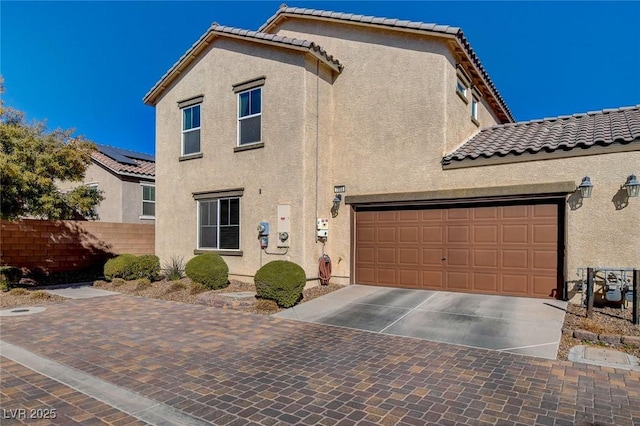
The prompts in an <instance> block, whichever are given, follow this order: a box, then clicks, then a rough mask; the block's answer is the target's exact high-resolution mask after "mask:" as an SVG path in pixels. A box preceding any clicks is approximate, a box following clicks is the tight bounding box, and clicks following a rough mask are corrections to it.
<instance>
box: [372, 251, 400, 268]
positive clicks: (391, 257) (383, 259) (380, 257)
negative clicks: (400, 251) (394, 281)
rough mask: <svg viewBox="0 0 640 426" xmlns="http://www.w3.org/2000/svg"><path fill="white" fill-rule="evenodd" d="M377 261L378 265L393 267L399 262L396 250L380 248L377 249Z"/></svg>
mask: <svg viewBox="0 0 640 426" xmlns="http://www.w3.org/2000/svg"><path fill="white" fill-rule="evenodd" d="M376 261H377V262H378V263H383V264H384V263H388V264H391V265H395V264H396V262H397V260H396V249H395V248H382V247H378V248H377V249H376Z"/></svg>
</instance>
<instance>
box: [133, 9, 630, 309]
mask: <svg viewBox="0 0 640 426" xmlns="http://www.w3.org/2000/svg"><path fill="white" fill-rule="evenodd" d="M527 84H534V83H533V82H527ZM144 102H145V103H146V104H148V105H152V106H155V108H156V135H157V140H156V155H157V161H158V165H159V167H158V175H157V178H156V179H157V182H158V188H160V191H161V193H162V198H161V199H160V200H158V203H157V212H158V217H157V222H156V227H157V231H158V232H156V253H157V254H158V255H159V256H160V257H161V258H162V259H168V258H169V257H170V256H175V255H179V256H184V257H186V258H189V257H191V256H193V255H194V254H197V253H202V252H207V251H215V252H218V253H220V254H221V255H222V256H224V259H225V260H226V262H227V263H228V265H229V268H230V272H231V274H233V275H236V276H240V277H242V276H245V277H247V279H250V278H248V277H251V276H253V275H254V273H255V272H256V270H257V269H258V268H259V267H260V266H261V265H262V264H264V263H266V262H268V261H271V260H280V259H286V260H291V261H293V262H296V263H298V264H300V265H301V266H302V267H303V268H304V269H305V271H306V273H307V277H308V278H309V279H310V280H313V279H315V278H317V277H318V262H319V258H320V257H321V255H322V254H323V253H326V254H328V255H330V256H331V259H332V269H333V278H332V280H333V281H334V282H338V283H359V284H373V285H385V286H397V287H409V288H412V287H417V288H427V289H442V290H449V291H464V292H477V293H490V294H506V295H522V296H556V297H562V296H563V293H564V292H565V290H567V289H568V290H570V289H571V283H572V282H573V281H574V280H576V279H577V278H578V277H577V276H576V270H577V268H579V267H582V266H595V265H610V266H620V267H630V266H636V267H638V266H640V244H638V241H640V226H639V223H640V220H639V217H640V198H628V197H627V196H626V188H625V187H624V185H625V182H626V181H627V179H628V177H629V176H630V175H633V174H636V175H638V174H640V152H639V151H640V106H636V107H631V108H620V109H614V110H604V111H599V112H590V113H586V114H577V115H574V116H566V117H557V118H551V119H545V120H537V121H531V122H524V123H514V118H513V116H512V114H511V112H510V111H509V109H508V107H507V105H506V103H505V101H504V100H503V99H502V97H501V96H500V94H499V93H498V91H497V89H496V87H495V86H494V84H493V83H492V81H491V79H490V77H489V75H488V74H487V72H486V71H485V70H484V68H483V66H482V64H481V63H480V60H479V59H478V57H477V56H476V54H475V53H474V51H473V49H472V48H471V46H470V45H469V42H468V41H467V39H466V37H465V36H464V34H463V33H462V31H461V30H460V29H459V28H453V27H448V26H440V25H433V24H423V23H416V22H409V21H400V20H395V19H385V18H372V17H367V16H362V15H353V14H344V13H335V12H326V11H317V10H310V9H299V8H289V7H286V6H283V7H282V8H280V9H279V10H278V11H277V13H276V14H275V15H274V16H272V17H271V18H270V19H269V20H268V21H267V22H266V23H265V24H264V25H263V26H262V27H261V28H260V29H259V30H258V31H257V32H255V31H248V30H241V29H237V28H230V27H225V26H220V25H218V24H216V23H214V24H213V25H212V26H211V27H210V28H209V30H208V31H207V32H206V33H205V34H203V36H202V37H201V38H200V39H199V40H198V41H197V42H196V43H195V44H194V45H193V46H192V47H191V48H190V49H189V50H188V51H187V52H186V53H185V54H184V55H183V56H182V57H181V58H180V59H179V60H178V62H177V63H176V64H175V65H174V66H173V67H172V68H171V69H170V70H169V71H168V72H167V73H166V74H165V75H164V76H163V77H162V78H161V80H160V81H159V82H158V83H157V84H156V85H155V86H154V87H153V88H152V89H151V90H150V91H149V93H148V94H147V95H146V96H145V98H144ZM587 176H588V177H590V181H591V182H592V184H593V191H592V195H591V197H590V198H584V199H583V198H582V197H581V196H580V191H578V190H577V187H578V185H579V184H580V183H581V182H582V179H583V177H587ZM338 196H340V197H338ZM318 218H321V219H326V220H323V221H321V222H320V224H318V222H317V219H318ZM261 222H267V223H268V224H269V225H270V235H269V239H268V247H267V248H266V249H263V248H261V244H260V242H261V241H260V240H259V239H258V236H259V234H258V231H257V230H256V229H257V227H258V225H259V224H260V223H261ZM325 226H326V227H328V230H325V229H321V230H319V231H318V230H317V227H320V228H324V227H325ZM285 232H286V233H287V236H288V238H287V239H286V240H284V237H285V234H284V233H285ZM325 232H328V236H327V238H326V239H325V238H323V237H320V238H318V235H319V234H320V235H324V233H325ZM281 236H282V239H281V238H280V237H281ZM262 242H266V241H262Z"/></svg>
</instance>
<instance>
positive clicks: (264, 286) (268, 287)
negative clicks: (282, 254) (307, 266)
mask: <svg viewBox="0 0 640 426" xmlns="http://www.w3.org/2000/svg"><path fill="white" fill-rule="evenodd" d="M254 282H255V285H256V293H257V294H258V297H261V298H263V299H270V300H274V301H275V302H276V303H277V304H278V305H280V306H282V307H283V308H289V307H291V306H293V305H295V304H296V302H298V300H300V298H301V297H302V290H304V285H305V284H306V282H307V277H306V274H305V273H304V269H302V267H300V266H299V265H297V264H295V263H293V262H289V261H286V260H274V261H273V262H269V263H267V264H266V265H264V266H263V267H262V268H260V269H259V270H258V272H256V275H255V277H254Z"/></svg>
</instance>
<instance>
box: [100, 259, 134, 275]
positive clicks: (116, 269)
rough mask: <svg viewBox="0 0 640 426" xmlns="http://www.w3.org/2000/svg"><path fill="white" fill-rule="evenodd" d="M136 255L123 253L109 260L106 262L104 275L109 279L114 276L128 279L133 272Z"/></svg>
mask: <svg viewBox="0 0 640 426" xmlns="http://www.w3.org/2000/svg"><path fill="white" fill-rule="evenodd" d="M135 260H136V257H135V256H134V255H132V254H121V255H119V256H116V257H114V258H113V259H109V260H107V263H105V264H104V277H105V278H106V279H107V280H108V281H112V280H113V279H114V278H122V279H125V280H128V279H130V278H128V277H129V276H131V275H132V273H133V263H134V262H135Z"/></svg>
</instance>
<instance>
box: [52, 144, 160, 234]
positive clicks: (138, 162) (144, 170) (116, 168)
mask: <svg viewBox="0 0 640 426" xmlns="http://www.w3.org/2000/svg"><path fill="white" fill-rule="evenodd" d="M97 148H98V149H97V151H96V152H94V153H93V154H92V155H91V164H90V165H89V167H87V170H86V172H85V175H84V181H83V183H84V184H85V185H87V186H90V187H92V188H95V189H97V190H100V191H102V196H103V197H104V200H102V202H101V203H100V205H99V206H98V207H97V208H96V213H97V214H98V219H99V220H100V221H102V222H112V223H146V224H151V225H153V223H154V221H155V201H156V190H155V157H154V156H153V155H149V154H143V153H140V152H135V151H130V150H127V149H121V148H116V147H112V146H106V145H97ZM67 184H72V183H67ZM62 185H65V183H63V184H62ZM63 189H64V188H63Z"/></svg>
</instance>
